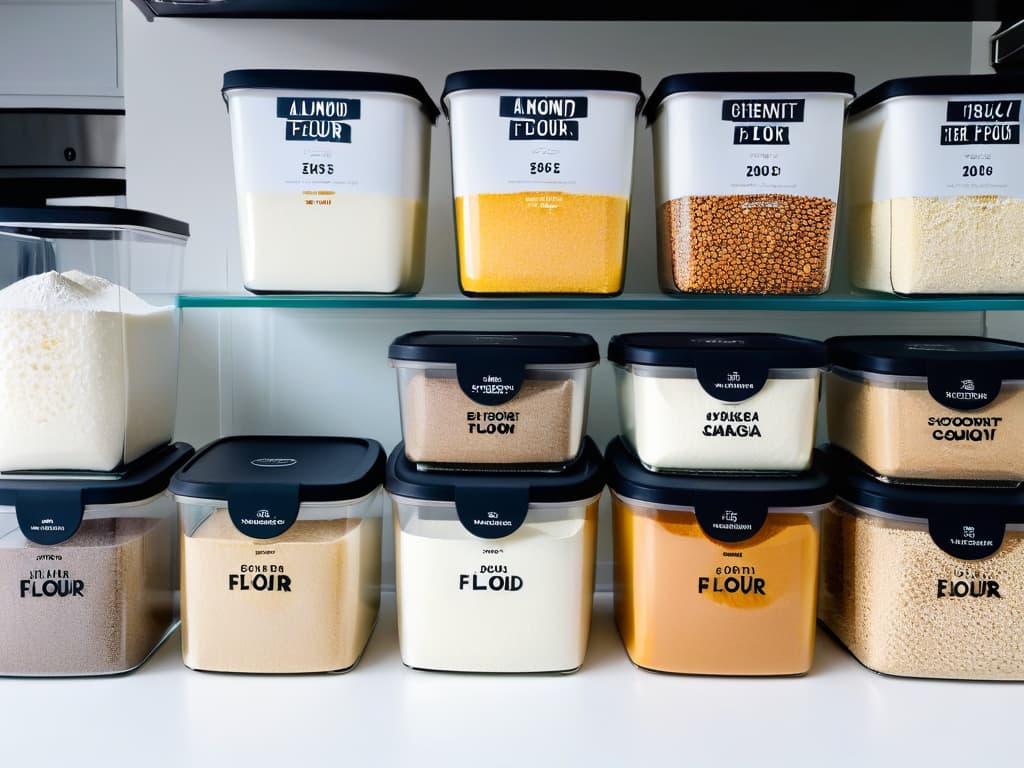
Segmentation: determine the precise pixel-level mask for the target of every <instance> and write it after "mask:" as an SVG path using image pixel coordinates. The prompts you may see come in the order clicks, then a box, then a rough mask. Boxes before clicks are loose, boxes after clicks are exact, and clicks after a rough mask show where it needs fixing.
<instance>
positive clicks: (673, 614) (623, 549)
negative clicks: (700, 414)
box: [605, 438, 833, 675]
mask: <svg viewBox="0 0 1024 768" xmlns="http://www.w3.org/2000/svg"><path fill="white" fill-rule="evenodd" d="M605 463H606V468H607V473H608V487H609V488H610V489H611V491H612V507H613V516H614V549H615V619H616V624H617V625H618V628H619V634H620V635H621V637H622V641H623V643H624V645H625V646H626V651H627V653H628V654H629V657H630V659H632V661H633V663H634V664H636V665H637V666H639V667H642V668H645V669H651V670H655V671H659V672H675V673H686V674H698V675H802V674H804V673H806V672H807V671H808V670H809V669H810V668H811V663H812V661H813V658H814V635H815V611H816V599H817V583H818V548H819V538H818V530H819V525H820V521H821V512H822V509H823V508H824V507H825V506H826V505H827V504H829V503H830V502H831V501H832V499H833V492H832V487H831V482H830V480H829V477H828V474H827V472H826V471H825V469H824V460H823V458H822V457H820V456H819V457H818V458H817V460H816V461H815V465H814V468H813V469H811V470H808V471H807V472H804V473H801V474H797V475H791V476H779V477H766V476H764V475H751V474H746V475H742V474H738V473H737V474H733V475H665V474H659V473H654V472H650V471H649V470H647V469H645V468H644V467H643V466H642V465H641V464H640V463H639V462H637V460H636V459H635V458H634V457H633V456H632V455H631V454H630V453H629V452H628V451H627V450H626V447H625V445H623V443H622V441H621V440H620V439H619V438H615V439H614V440H613V441H612V442H611V443H610V444H609V446H608V449H607V451H606V453H605Z"/></svg>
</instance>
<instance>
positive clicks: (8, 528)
mask: <svg viewBox="0 0 1024 768" xmlns="http://www.w3.org/2000/svg"><path fill="white" fill-rule="evenodd" d="M192 454H193V450H192V448H191V446H189V445H186V444H184V443H177V444H174V445H168V446H165V447H164V448H162V449H160V450H158V451H156V452H154V453H152V454H151V455H149V456H147V457H146V458H145V459H143V460H140V461H138V462H136V463H135V464H133V465H132V466H131V467H130V468H129V469H128V471H126V472H125V473H124V474H123V476H121V477H118V478H107V479H102V478H96V477H87V476H79V477H54V476H40V477H37V478H36V479H31V480H28V479H6V478H4V479H0V576H2V584H3V587H2V589H0V616H2V617H3V621H0V675H15V676H31V677H51V676H52V677H64V676H78V675H113V674H118V673H121V672H128V671H130V670H133V669H136V668H138V667H139V666H141V665H142V664H143V662H145V661H146V659H148V658H149V656H150V655H151V654H152V653H153V652H154V651H155V650H156V649H157V648H158V647H159V646H160V644H161V643H162V642H163V641H164V639H166V638H167V636H168V635H170V634H171V632H172V631H173V630H174V629H175V628H176V627H177V626H178V607H177V599H176V598H177V590H178V580H177V572H178V571H177V551H178V518H177V515H176V514H175V506H174V500H173V499H171V497H170V496H169V495H168V494H167V484H168V481H169V480H170V479H171V476H172V475H173V474H174V472H175V471H176V470H177V469H178V468H179V467H181V466H182V465H183V464H184V463H185V462H186V461H187V460H188V459H189V458H190V457H191V456H192Z"/></svg>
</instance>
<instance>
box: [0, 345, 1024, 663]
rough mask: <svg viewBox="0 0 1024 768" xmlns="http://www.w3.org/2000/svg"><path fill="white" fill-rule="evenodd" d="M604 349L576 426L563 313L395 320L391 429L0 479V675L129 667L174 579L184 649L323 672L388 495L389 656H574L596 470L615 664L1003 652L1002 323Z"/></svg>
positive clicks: (585, 630)
mask: <svg viewBox="0 0 1024 768" xmlns="http://www.w3.org/2000/svg"><path fill="white" fill-rule="evenodd" d="M607 358H608V360H609V361H610V362H611V363H612V364H613V365H614V367H615V373H616V377H617V382H618V383H617V391H618V396H619V414H620V420H621V435H620V436H619V437H616V438H615V439H613V440H612V441H611V442H610V443H609V444H608V445H607V446H605V450H604V451H603V452H602V451H601V450H600V449H599V448H598V446H597V445H596V444H595V443H594V441H593V440H592V439H591V438H590V437H588V436H587V435H586V428H585V425H586V423H587V403H588V399H589V386H590V376H591V372H592V370H593V368H594V366H596V365H597V364H598V363H599V349H598V346H597V344H596V342H595V341H594V339H593V338H591V337H590V336H587V335H585V334H568V333H514V334H490V335H478V334H474V333H468V332H418V333H411V334H407V335H405V336H402V337H399V338H398V339H396V340H395V341H394V343H393V344H392V345H391V347H390V350H389V360H390V364H391V365H392V366H393V367H394V369H395V371H396V375H397V381H398V390H399V400H400V410H401V423H402V437H403V439H402V442H401V443H400V444H399V445H398V446H397V447H395V448H394V450H393V451H392V452H391V454H390V456H386V455H385V451H384V449H383V448H382V446H381V445H380V444H379V443H377V442H376V441H374V440H369V439H359V438H345V437H267V436H251V437H229V438H224V439H222V440H219V441H217V442H215V443H213V444H211V445H209V446H207V447H206V448H205V449H203V450H201V451H200V452H198V453H195V452H194V451H193V449H192V448H191V447H190V446H188V445H185V444H180V443H172V444H167V445H164V446H162V447H158V448H157V449H155V450H153V451H151V452H149V453H147V454H146V455H145V456H144V457H143V458H141V459H139V460H137V461H135V462H134V463H131V464H129V465H128V466H127V467H126V468H125V470H124V471H123V472H121V473H119V474H118V475H117V476H116V477H115V478H110V477H106V478H100V477H95V476H82V475H81V474H80V475H79V476H67V475H59V474H56V473H48V474H44V475H42V476H32V477H11V476H3V477H0V574H2V575H3V577H4V578H3V579H2V582H3V584H4V587H3V589H2V590H0V616H2V617H3V621H2V622H0V673H2V674H5V675H23V676H49V675H90V674H112V673H118V672H123V671H127V670H130V669H133V668H136V667H138V666H139V665H141V664H142V663H143V662H144V661H145V659H146V658H147V657H148V656H149V655H150V654H151V653H152V652H153V651H154V650H155V648H157V647H158V646H159V645H160V643H161V641H162V640H163V639H164V638H165V637H166V636H167V635H168V634H169V633H170V632H171V631H172V630H173V629H174V627H175V626H176V625H177V624H178V621H179V616H178V609H177V604H176V596H177V595H178V593H179V592H180V623H181V627H182V650H183V656H184V663H185V664H186V665H187V666H188V667H190V668H193V669H198V670H210V671H223V672H245V673H300V672H331V671H342V670H346V669H349V668H352V667H353V666H354V665H356V663H357V662H358V660H359V658H360V655H361V654H362V652H363V650H364V648H365V647H366V644H367V642H368V640H369V638H370V636H371V633H372V630H373V627H374V624H375V621H376V618H377V615H378V609H379V601H380V582H381V546H382V531H383V517H384V514H385V511H384V507H385V505H386V503H387V500H388V499H390V506H391V514H392V515H393V520H394V542H395V555H396V586H397V604H398V633H399V646H400V651H401V657H402V660H403V662H404V663H405V664H406V665H408V666H410V667H414V668H419V669H425V670H447V671H464V672H482V673H516V672H520V673H539V672H566V671H572V670H575V669H577V668H579V667H580V666H581V665H582V664H583V663H584V660H585V654H586V651H587V646H588V641H589V631H590V624H591V605H592V594H593V589H594V572H595V557H596V555H595V551H596V537H597V528H598V505H599V500H600V498H601V496H602V494H603V492H604V491H605V489H607V490H608V491H610V495H611V501H612V525H613V531H612V533H613V546H614V591H615V596H614V599H615V618H616V623H617V626H618V629H619V632H620V635H621V638H622V641H623V644H624V646H625V650H626V652H627V653H628V655H629V658H630V659H631V660H632V661H633V662H634V663H635V664H636V665H637V666H638V667H641V668H645V669H650V670H657V671H662V672H673V673H691V674H710V675H800V674H804V673H806V672H808V671H809V670H810V669H811V667H812V662H813V654H814V647H815V634H816V622H817V621H818V620H820V622H821V624H822V625H823V626H824V627H826V628H827V629H828V630H830V631H831V632H832V633H833V634H834V635H835V636H836V637H837V638H838V639H839V640H840V641H841V642H842V643H843V644H844V645H845V646H847V647H848V648H849V650H850V651H851V652H852V653H853V655H854V656H855V657H856V658H857V659H859V660H860V661H861V662H862V663H863V664H864V665H865V666H867V667H869V668H871V669H874V670H877V671H879V672H883V673H888V674H892V675H900V676H910V677H930V678H957V679H985V680H988V679H1003V680H1021V679H1024V651H1022V646H1021V643H1020V636H1021V633H1022V632H1024V550H1022V546H1021V542H1022V536H1024V491H1022V489H1021V482H1022V481H1024V462H1022V458H1021V451H1020V445H1021V433H1022V430H1024V399H1022V398H1024V345H1022V344H1017V343H1012V342H1008V341H999V340H993V339H982V338H972V337H960V336H956V337H941V336H916V337H899V336H859V337H838V338H833V339H830V340H829V341H827V342H817V341H813V340H809V339H803V338H796V337H791V336H779V335H771V334H741V335H721V334H699V335H691V334H682V333H630V334H623V335H619V336H616V337H613V338H612V339H611V341H610V342H609V345H608V349H607ZM823 378H824V379H825V382H826V383H825V386H824V390H825V400H826V403H825V404H826V409H825V411H826V414H827V421H828V425H827V426H828V434H829V442H828V443H825V444H823V447H816V445H818V441H816V438H815V434H816V418H817V414H818V411H819V396H820V392H821V389H822V379H823ZM83 428H84V427H83ZM87 437H88V435H87ZM97 444H99V443H97Z"/></svg>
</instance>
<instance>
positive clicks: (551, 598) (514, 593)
mask: <svg viewBox="0 0 1024 768" xmlns="http://www.w3.org/2000/svg"><path fill="white" fill-rule="evenodd" d="M603 488H604V482H603V478H602V471H601V454H600V452H599V451H598V450H597V447H596V446H595V445H594V443H593V442H592V441H591V440H590V439H589V438H588V439H587V442H586V446H585V447H584V450H583V453H582V455H581V456H580V458H579V459H578V460H577V461H576V462H575V463H574V464H573V465H572V466H571V467H569V468H568V469H566V470H565V471H563V472H561V473H540V472H493V473H481V472H473V473H469V472H462V473H459V472H443V471H433V472H424V471H420V470H418V469H416V466H415V465H414V464H413V463H412V462H410V461H409V460H408V459H407V458H406V456H405V451H404V450H403V449H402V446H401V445H399V446H398V447H397V448H395V450H394V451H393V452H392V454H391V456H390V458H389V460H388V476H387V489H388V491H389V492H390V494H391V497H392V502H393V508H394V519H395V557H396V565H395V570H396V585H397V590H398V637H399V645H400V647H401V653H402V661H403V662H404V663H405V664H406V665H407V666H410V667H415V668H418V669H430V670H448V671H458V672H571V671H573V670H575V669H577V668H578V667H579V666H580V665H581V664H582V663H583V658H584V656H585V654H586V650H587V640H588V637H589V634H590V611H591V603H592V599H593V586H594V550H595V541H596V532H597V507H598V499H599V498H600V495H601V491H602V489H603Z"/></svg>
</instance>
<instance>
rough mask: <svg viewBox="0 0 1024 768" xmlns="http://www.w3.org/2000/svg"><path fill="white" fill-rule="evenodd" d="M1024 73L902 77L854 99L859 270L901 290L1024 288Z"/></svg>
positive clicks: (877, 284)
mask: <svg viewBox="0 0 1024 768" xmlns="http://www.w3.org/2000/svg"><path fill="white" fill-rule="evenodd" d="M1022 97H1024V75H1020V74H998V75H958V76H953V77H908V78H902V79H899V80H890V81H888V82H885V83H882V84H881V85H879V86H878V87H876V88H873V89H871V90H870V91H868V92H867V93H865V94H863V95H862V96H860V97H859V98H858V99H856V100H855V101H854V102H853V104H851V105H850V110H849V122H848V124H847V130H846V158H845V168H844V182H843V183H844V185H845V186H846V199H847V201H848V204H849V235H850V279H851V281H852V282H853V283H854V284H855V285H858V286H860V287H862V288H867V289H869V290H874V291H884V292H887V293H898V294H971V293H1019V292H1022V291H1024V267H1022V265H1024V225H1022V224H1021V222H1022V221H1024V154H1022V152H1021V146H1020V130H1021V114H1020V106H1021V99H1022Z"/></svg>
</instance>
